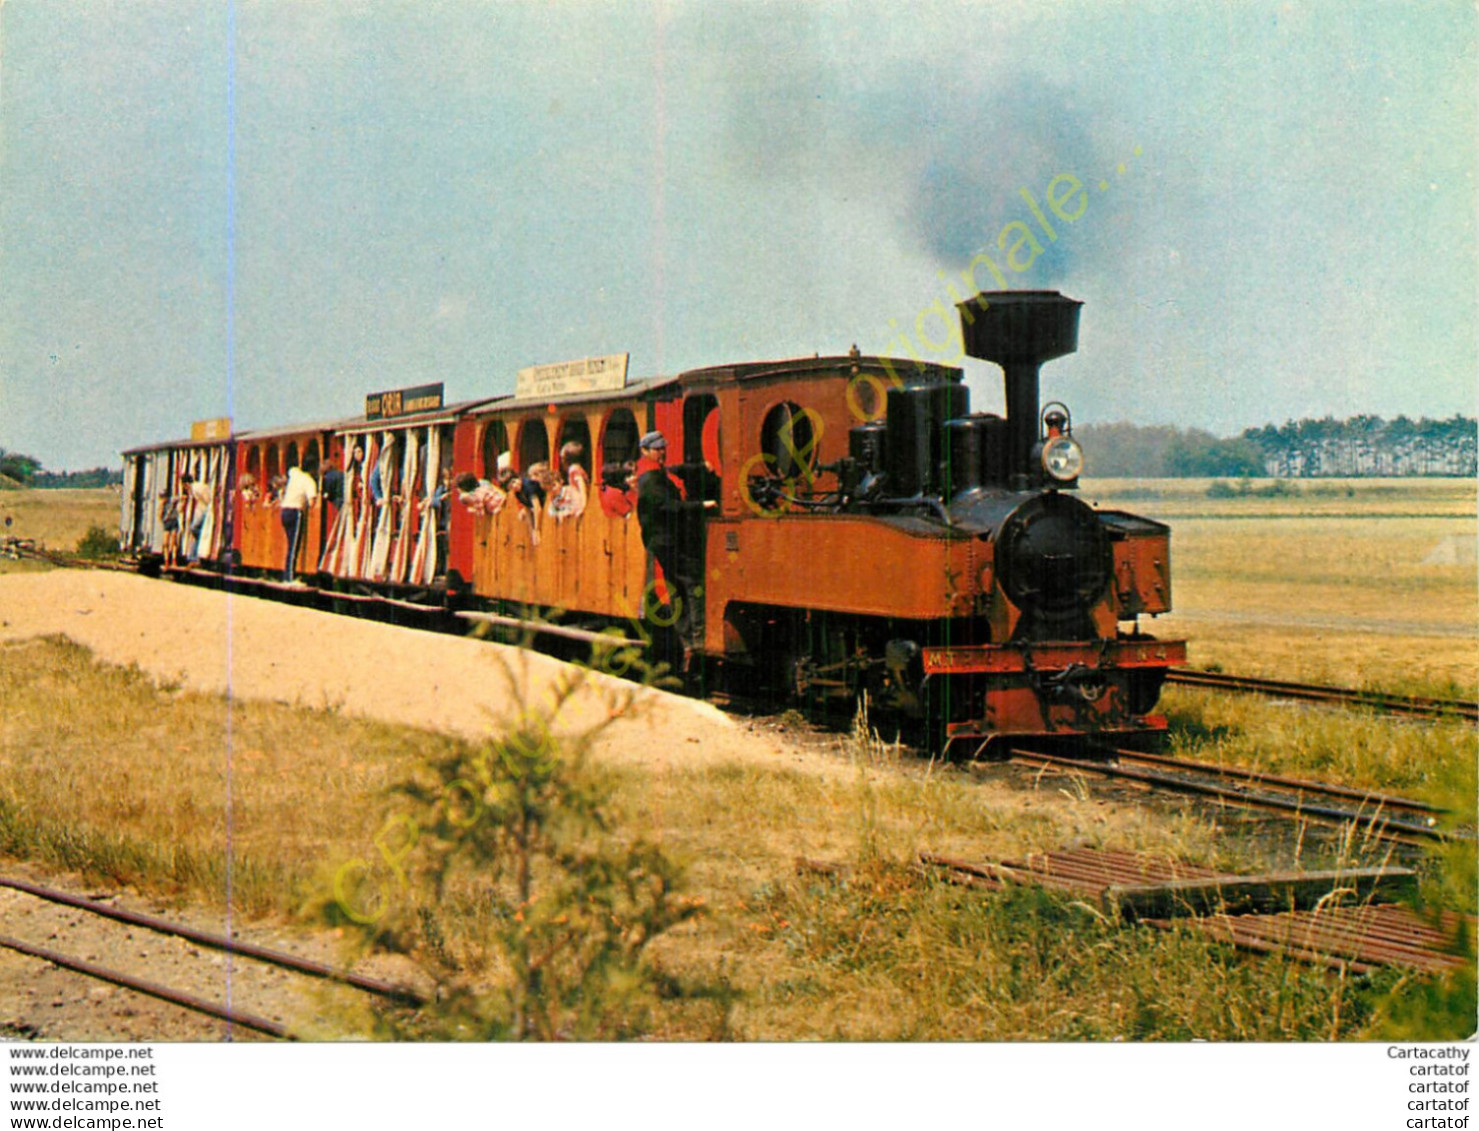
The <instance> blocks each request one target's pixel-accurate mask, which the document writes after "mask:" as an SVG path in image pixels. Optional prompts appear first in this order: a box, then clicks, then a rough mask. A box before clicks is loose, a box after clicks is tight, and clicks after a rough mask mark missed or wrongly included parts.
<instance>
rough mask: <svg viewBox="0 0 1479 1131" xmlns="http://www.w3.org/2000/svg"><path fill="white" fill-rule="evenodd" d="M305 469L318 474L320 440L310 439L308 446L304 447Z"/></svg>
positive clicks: (309, 472) (310, 473)
mask: <svg viewBox="0 0 1479 1131" xmlns="http://www.w3.org/2000/svg"><path fill="white" fill-rule="evenodd" d="M303 470H304V471H306V472H308V474H309V475H317V474H318V471H319V467H318V441H317V440H309V441H308V446H307V447H306V448H304V449H303Z"/></svg>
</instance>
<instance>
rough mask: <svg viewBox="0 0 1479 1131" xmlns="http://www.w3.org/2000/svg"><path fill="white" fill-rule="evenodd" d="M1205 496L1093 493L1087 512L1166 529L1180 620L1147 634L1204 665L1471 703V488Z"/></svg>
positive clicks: (1196, 486)
mask: <svg viewBox="0 0 1479 1131" xmlns="http://www.w3.org/2000/svg"><path fill="white" fill-rule="evenodd" d="M1208 486H1209V484H1208V482H1207V481H1205V480H1157V481H1151V482H1147V483H1128V482H1124V481H1116V480H1107V481H1100V482H1089V483H1087V484H1086V485H1085V487H1084V490H1083V496H1084V498H1085V499H1088V500H1091V501H1097V502H1098V503H1099V504H1100V505H1102V506H1104V507H1113V508H1119V509H1124V510H1131V511H1134V512H1136V513H1139V514H1144V515H1146V516H1147V517H1150V518H1154V519H1157V520H1159V521H1164V522H1167V523H1169V524H1170V525H1171V528H1172V533H1171V563H1172V568H1171V573H1172V582H1171V584H1172V597H1173V601H1174V608H1173V612H1172V613H1171V614H1170V615H1169V616H1166V617H1162V618H1159V619H1158V620H1156V621H1155V622H1153V623H1151V624H1149V625H1148V626H1146V627H1148V628H1149V630H1150V631H1152V632H1155V633H1156V634H1157V635H1161V636H1181V637H1184V638H1185V639H1187V640H1188V641H1190V648H1189V655H1190V660H1191V662H1192V664H1193V665H1195V666H1203V667H1206V666H1216V667H1219V668H1221V669H1223V670H1225V671H1230V672H1237V673H1239V674H1245V675H1263V676H1270V677H1275V678H1286V679H1302V680H1309V681H1312V682H1328V683H1333V684H1337V685H1341V686H1357V687H1359V686H1368V687H1373V688H1382V689H1385V690H1391V691H1406V692H1409V693H1413V694H1436V695H1463V696H1465V697H1469V698H1472V697H1473V695H1474V693H1475V680H1476V673H1479V630H1476V624H1479V585H1476V575H1475V565H1474V536H1475V515H1476V495H1475V484H1474V483H1473V482H1472V481H1469V480H1452V479H1431V480H1429V479H1422V480H1381V479H1377V480H1349V481H1345V480H1314V481H1309V482H1303V483H1297V484H1294V485H1292V487H1291V489H1292V490H1293V491H1295V492H1297V493H1294V494H1287V495H1277V496H1269V497H1264V496H1259V495H1257V494H1256V493H1255V494H1250V495H1249V496H1247V497H1235V498H1209V497H1208V495H1207V489H1208ZM1252 489H1253V491H1254V492H1256V491H1258V490H1266V489H1268V483H1266V482H1265V483H1260V482H1255V483H1254V484H1252Z"/></svg>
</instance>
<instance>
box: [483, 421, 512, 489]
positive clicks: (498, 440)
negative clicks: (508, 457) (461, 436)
mask: <svg viewBox="0 0 1479 1131" xmlns="http://www.w3.org/2000/svg"><path fill="white" fill-rule="evenodd" d="M506 451H508V429H507V428H505V427H504V426H503V421H501V420H490V421H488V423H487V425H486V426H485V427H484V428H483V451H482V457H483V462H482V467H483V478H484V479H486V480H488V481H489V482H490V483H492V482H496V481H497V479H498V457H499V456H501V455H502V454H503V453H504V452H506Z"/></svg>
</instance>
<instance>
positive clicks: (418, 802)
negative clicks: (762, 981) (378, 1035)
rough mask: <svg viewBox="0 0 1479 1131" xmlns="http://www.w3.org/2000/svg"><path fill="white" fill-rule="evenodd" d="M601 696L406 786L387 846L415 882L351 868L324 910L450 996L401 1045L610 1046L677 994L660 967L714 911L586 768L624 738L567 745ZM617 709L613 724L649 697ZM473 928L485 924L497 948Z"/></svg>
mask: <svg viewBox="0 0 1479 1131" xmlns="http://www.w3.org/2000/svg"><path fill="white" fill-rule="evenodd" d="M585 682H586V677H585V675H584V673H578V672H577V673H575V674H572V675H568V676H566V677H564V678H563V679H562V680H561V681H560V682H559V683H558V684H557V685H556V686H555V687H554V688H553V691H552V700H551V705H550V706H548V707H543V706H541V707H532V708H531V707H527V706H526V707H525V709H524V710H523V713H522V714H521V715H520V716H519V717H518V718H516V719H515V720H513V722H512V724H511V725H510V726H509V728H508V730H507V732H506V733H505V734H503V735H502V736H500V737H498V738H495V739H493V740H491V741H490V742H488V743H487V744H486V745H485V746H483V747H481V748H461V749H458V750H456V751H455V752H453V753H451V754H450V755H448V756H446V757H444V758H442V759H441V760H438V761H433V762H429V763H428V764H426V766H425V767H424V769H423V771H422V772H421V773H419V774H418V775H417V776H416V777H415V778H414V779H413V780H410V781H407V782H403V783H402V784H401V785H400V786H398V787H397V789H396V792H397V793H399V794H400V795H401V796H402V797H404V798H405V799H406V801H407V802H408V803H409V804H408V808H406V809H404V810H403V811H402V812H400V813H398V814H396V815H394V816H392V817H391V818H390V819H389V820H388V821H387V822H386V825H385V827H384V828H383V829H382V832H381V834H380V836H379V837H377V847H380V848H381V850H382V854H383V855H384V857H385V859H386V861H387V863H391V862H392V861H393V863H392V865H391V866H392V870H393V871H394V872H395V875H396V879H397V880H398V881H399V882H398V883H397V884H396V885H395V886H394V887H391V888H388V889H387V888H382V887H377V886H375V885H372V884H361V883H359V882H358V881H361V880H364V879H365V878H366V877H364V875H363V874H362V873H360V874H346V873H345V872H344V871H343V870H342V869H341V872H340V874H339V876H338V877H337V878H336V881H335V883H334V892H333V896H332V898H331V899H325V900H323V902H322V903H321V905H320V909H321V912H322V913H323V914H325V915H326V917H327V918H329V919H330V920H331V921H335V922H339V923H343V922H344V921H345V920H348V921H350V922H352V923H355V924H357V925H358V926H359V927H360V929H361V935H362V940H363V942H364V943H366V944H367V945H370V946H373V947H376V948H379V949H382V950H386V951H390V952H393V953H399V954H403V955H406V956H407V957H410V958H411V959H412V960H414V961H416V962H417V963H418V964H419V965H420V966H421V967H422V969H423V970H424V971H425V972H426V973H427V974H428V975H430V976H431V978H432V979H433V980H434V981H435V982H436V983H437V986H438V992H437V995H436V1001H435V1002H433V1003H432V1004H429V1005H427V1006H426V1007H424V1008H423V1009H422V1010H421V1011H420V1012H419V1013H418V1014H417V1015H416V1017H415V1018H414V1019H412V1020H410V1021H402V1020H398V1019H397V1018H395V1017H394V1016H392V1015H388V1014H387V1015H384V1016H382V1018H381V1022H382V1025H383V1027H384V1028H385V1029H386V1030H387V1031H388V1034H389V1035H392V1036H395V1037H400V1038H403V1037H417V1038H433V1039H453V1040H528V1039H533V1040H563V1039H607V1040H609V1039H613V1038H620V1037H630V1036H635V1035H639V1034H640V1033H642V1032H643V1031H645V1028H646V1026H647V1020H648V1015H649V1010H650V1008H651V1006H652V1005H653V1003H654V1002H655V1001H656V1000H657V997H658V995H659V991H660V989H661V986H660V984H659V978H658V976H657V974H656V973H655V971H654V970H653V969H652V968H651V967H650V965H649V964H648V963H647V962H646V961H645V958H644V952H645V950H646V948H647V946H648V944H650V943H651V942H652V941H653V940H654V939H656V938H657V937H658V936H659V935H661V934H663V933H664V932H665V931H668V930H670V929H671V928H673V927H675V926H677V925H678V924H679V923H682V922H684V921H686V920H688V919H691V918H693V917H694V916H696V915H697V914H699V912H700V909H701V901H700V900H697V899H690V898H686V897H684V896H682V895H680V894H679V888H680V885H681V882H682V869H681V868H680V867H679V865H678V864H676V863H675V862H674V861H673V860H671V859H670V858H669V857H668V856H667V855H666V854H665V853H664V852H663V851H662V850H661V849H660V848H659V847H658V846H656V845H654V844H650V843H648V842H646V841H644V840H642V839H640V838H636V839H627V838H624V837H622V836H620V835H619V834H618V833H617V831H616V828H615V822H614V818H613V815H612V812H611V808H610V802H611V796H612V788H613V787H612V782H611V780H610V779H609V777H607V776H606V775H604V774H602V773H600V772H599V771H598V770H597V769H596V768H595V767H593V766H591V765H589V764H588V763H587V761H586V752H587V750H588V749H589V746H590V744H591V742H592V741H593V739H594V737H595V735H596V734H597V733H599V731H601V730H603V729H604V728H605V726H606V725H609V723H603V724H600V725H598V726H596V727H595V728H593V729H590V730H587V731H586V732H585V733H583V734H579V735H576V736H574V737H560V738H557V737H556V736H555V734H554V723H555V720H556V719H557V718H558V716H559V714H560V712H561V709H562V708H563V707H564V706H565V705H566V704H567V703H568V702H569V701H570V700H571V697H572V696H574V695H575V693H576V692H577V691H578V690H579V689H580V688H581V687H583V686H584V685H585ZM614 694H615V696H616V698H617V699H618V700H619V702H615V703H613V704H611V713H610V717H611V718H616V717H618V716H620V715H623V714H625V713H626V711H627V709H628V708H629V707H630V706H631V702H632V698H633V694H634V693H633V692H632V691H630V690H623V691H621V692H617V693H614ZM523 701H524V702H525V703H527V702H528V699H527V696H525V697H523ZM361 889H363V890H361ZM457 922H461V923H463V924H464V925H465V924H467V923H469V922H471V923H476V924H478V925H479V932H478V934H480V936H481V937H471V938H470V937H468V936H467V934H466V932H465V931H459V930H458V928H457V927H456V923H457ZM459 934H460V935H461V936H462V937H461V938H460V939H459V938H458V936H459Z"/></svg>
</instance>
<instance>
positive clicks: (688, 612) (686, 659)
mask: <svg viewBox="0 0 1479 1131" xmlns="http://www.w3.org/2000/svg"><path fill="white" fill-rule="evenodd" d="M640 445H641V449H642V458H641V459H639V460H638V461H637V469H636V471H637V523H638V525H639V526H640V527H641V530H642V545H643V546H645V547H646V548H647V552H648V553H650V554H651V555H652V556H653V558H655V559H656V561H657V564H658V567H659V568H660V569H661V570H662V575H663V580H664V582H665V583H666V585H667V588H668V603H669V604H670V605H672V607H673V612H674V615H675V617H676V620H675V622H674V627H675V628H676V629H677V632H678V639H679V640H680V641H681V642H682V645H683V670H684V671H685V672H687V671H689V670H690V669H691V667H692V664H693V653H694V652H695V651H697V649H698V648H699V646H700V645H701V644H702V643H703V605H702V603H701V601H700V600H699V598H698V594H697V590H698V589H699V583H700V582H701V581H702V580H703V563H704V552H703V513H704V510H705V509H706V508H709V507H716V506H718V504H717V503H715V502H712V501H706V502H701V503H690V502H689V501H688V498H687V492H686V491H685V489H684V487H683V483H682V481H681V480H680V479H679V478H678V477H677V476H676V475H674V474H673V473H672V472H670V471H669V470H668V468H667V463H668V441H667V439H666V438H665V437H664V436H663V434H662V433H661V432H649V433H647V435H645V436H643V437H642V439H641V441H640ZM645 611H646V610H645V609H644V612H645Z"/></svg>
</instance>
